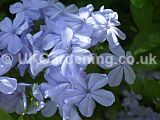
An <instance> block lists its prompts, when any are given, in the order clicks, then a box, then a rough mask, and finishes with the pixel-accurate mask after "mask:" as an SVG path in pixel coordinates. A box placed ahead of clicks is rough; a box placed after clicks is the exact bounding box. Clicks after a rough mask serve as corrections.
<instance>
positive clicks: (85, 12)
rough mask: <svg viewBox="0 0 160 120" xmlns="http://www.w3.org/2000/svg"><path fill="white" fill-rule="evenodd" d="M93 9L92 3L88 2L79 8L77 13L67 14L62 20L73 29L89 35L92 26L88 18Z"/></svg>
mask: <svg viewBox="0 0 160 120" xmlns="http://www.w3.org/2000/svg"><path fill="white" fill-rule="evenodd" d="M93 10H94V7H93V5H92V4H89V5H87V6H86V7H82V8H80V9H79V12H78V14H68V16H66V17H65V18H64V20H65V21H64V22H65V23H66V24H67V25H68V26H69V27H71V28H72V29H73V30H74V31H76V32H79V33H82V34H84V35H87V36H89V37H90V36H91V35H92V32H93V26H92V25H91V24H90V21H88V20H89V18H90V17H91V14H92V12H93Z"/></svg>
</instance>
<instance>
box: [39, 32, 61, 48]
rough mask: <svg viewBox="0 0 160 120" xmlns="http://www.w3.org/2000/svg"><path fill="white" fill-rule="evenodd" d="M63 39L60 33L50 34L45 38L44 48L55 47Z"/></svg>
mask: <svg viewBox="0 0 160 120" xmlns="http://www.w3.org/2000/svg"><path fill="white" fill-rule="evenodd" d="M60 40H61V38H60V36H59V35H56V34H48V35H46V36H45V37H44V39H43V44H42V45H43V49H44V50H49V49H51V48H53V47H54V46H55V45H56V44H57V43H58V42H59V41H60Z"/></svg>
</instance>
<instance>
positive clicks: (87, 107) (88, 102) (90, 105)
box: [79, 95, 96, 117]
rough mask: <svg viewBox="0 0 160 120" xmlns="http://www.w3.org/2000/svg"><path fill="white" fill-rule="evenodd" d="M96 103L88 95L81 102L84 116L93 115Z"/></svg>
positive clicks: (80, 106) (80, 105) (80, 107)
mask: <svg viewBox="0 0 160 120" xmlns="http://www.w3.org/2000/svg"><path fill="white" fill-rule="evenodd" d="M95 107H96V104H95V102H94V100H93V99H92V98H91V97H90V96H89V95H87V96H86V97H85V98H84V99H83V100H82V101H81V102H80V104H79V111H80V112H81V114H82V115H83V116H86V117H91V116H92V115H93V112H94V109H95Z"/></svg>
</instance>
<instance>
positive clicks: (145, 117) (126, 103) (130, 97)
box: [117, 91, 160, 120]
mask: <svg viewBox="0 0 160 120" xmlns="http://www.w3.org/2000/svg"><path fill="white" fill-rule="evenodd" d="M123 94H124V96H125V98H124V99H123V107H124V108H125V110H124V111H121V112H119V114H118V118H117V120H159V119H160V114H159V113H157V112H155V111H154V110H153V109H152V108H150V107H145V106H142V105H140V103H139V101H140V100H142V96H141V95H136V94H135V93H134V92H133V91H131V93H129V92H128V91H124V92H123Z"/></svg>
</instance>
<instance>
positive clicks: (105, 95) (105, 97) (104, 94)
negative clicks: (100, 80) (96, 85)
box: [91, 89, 115, 107]
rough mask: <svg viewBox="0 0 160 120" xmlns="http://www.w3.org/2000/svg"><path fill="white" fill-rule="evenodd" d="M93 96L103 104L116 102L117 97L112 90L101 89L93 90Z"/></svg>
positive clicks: (108, 104) (107, 104) (109, 104)
mask: <svg viewBox="0 0 160 120" xmlns="http://www.w3.org/2000/svg"><path fill="white" fill-rule="evenodd" d="M91 96H92V97H93V99H94V100H96V101H97V102H98V103H99V104H101V105H103V106H106V107H108V106H111V105H112V104H113V103H114V102H115V97H114V95H113V93H112V92H110V91H107V90H103V89H99V90H96V91H94V92H92V94H91Z"/></svg>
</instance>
